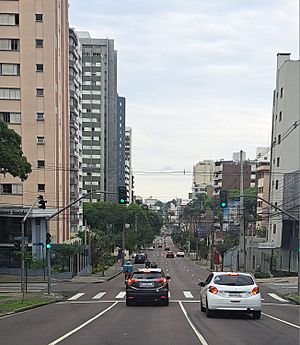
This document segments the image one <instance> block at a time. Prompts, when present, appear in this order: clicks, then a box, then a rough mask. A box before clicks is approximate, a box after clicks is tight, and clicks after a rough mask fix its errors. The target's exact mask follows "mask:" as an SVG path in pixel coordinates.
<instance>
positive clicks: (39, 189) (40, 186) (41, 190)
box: [38, 183, 45, 192]
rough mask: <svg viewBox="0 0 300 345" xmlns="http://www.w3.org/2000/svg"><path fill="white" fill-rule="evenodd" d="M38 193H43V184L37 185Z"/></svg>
mask: <svg viewBox="0 0 300 345" xmlns="http://www.w3.org/2000/svg"><path fill="white" fill-rule="evenodd" d="M38 192H45V185H44V184H41V183H39V184H38Z"/></svg>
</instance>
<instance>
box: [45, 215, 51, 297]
mask: <svg viewBox="0 0 300 345" xmlns="http://www.w3.org/2000/svg"><path fill="white" fill-rule="evenodd" d="M48 222H49V217H46V234H47V233H48ZM47 247H48V246H46V256H47V278H48V280H47V283H48V284H47V285H48V295H51V293H52V289H51V246H50V247H49V248H47Z"/></svg>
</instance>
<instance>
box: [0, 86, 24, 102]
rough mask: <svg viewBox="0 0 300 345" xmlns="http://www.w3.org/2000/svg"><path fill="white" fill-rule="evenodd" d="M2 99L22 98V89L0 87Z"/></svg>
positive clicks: (0, 97)
mask: <svg viewBox="0 0 300 345" xmlns="http://www.w3.org/2000/svg"><path fill="white" fill-rule="evenodd" d="M0 99H16V100H19V99H21V91H20V89H5V88H0Z"/></svg>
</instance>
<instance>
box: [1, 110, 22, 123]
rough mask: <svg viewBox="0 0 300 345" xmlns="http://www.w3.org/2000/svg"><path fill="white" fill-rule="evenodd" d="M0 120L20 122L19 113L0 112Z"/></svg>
mask: <svg viewBox="0 0 300 345" xmlns="http://www.w3.org/2000/svg"><path fill="white" fill-rule="evenodd" d="M0 120H2V121H4V122H6V123H12V124H20V123H21V113H10V112H0Z"/></svg>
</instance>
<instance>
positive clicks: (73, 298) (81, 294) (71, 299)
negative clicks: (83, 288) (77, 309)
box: [68, 292, 85, 301]
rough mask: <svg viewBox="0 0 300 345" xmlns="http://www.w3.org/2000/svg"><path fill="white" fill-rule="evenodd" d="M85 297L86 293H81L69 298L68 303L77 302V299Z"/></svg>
mask: <svg viewBox="0 0 300 345" xmlns="http://www.w3.org/2000/svg"><path fill="white" fill-rule="evenodd" d="M83 295H85V293H84V292H79V293H77V294H76V295H74V296H72V297H70V298H68V301H74V300H76V299H78V298H80V297H82V296H83Z"/></svg>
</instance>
